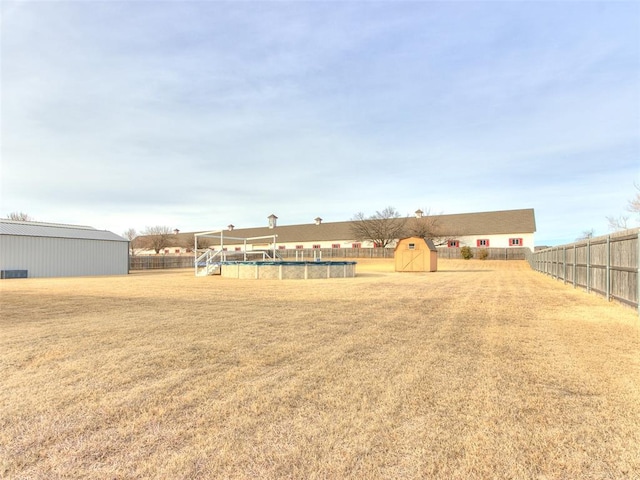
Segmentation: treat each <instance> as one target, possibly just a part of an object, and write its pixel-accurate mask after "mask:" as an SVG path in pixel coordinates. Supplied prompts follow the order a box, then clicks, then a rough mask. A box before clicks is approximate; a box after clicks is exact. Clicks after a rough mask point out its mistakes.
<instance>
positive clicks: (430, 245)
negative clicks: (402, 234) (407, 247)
mask: <svg viewBox="0 0 640 480" xmlns="http://www.w3.org/2000/svg"><path fill="white" fill-rule="evenodd" d="M411 241H418V242H424V243H425V245H426V246H427V249H429V250H430V251H432V252H436V251H437V248H436V246H435V245H434V244H433V240H431V239H430V238H421V237H406V238H401V239H400V240H399V241H398V244H397V245H396V247H395V250H397V249H398V247H400V246H402V245H404V244H405V243H410V242H411Z"/></svg>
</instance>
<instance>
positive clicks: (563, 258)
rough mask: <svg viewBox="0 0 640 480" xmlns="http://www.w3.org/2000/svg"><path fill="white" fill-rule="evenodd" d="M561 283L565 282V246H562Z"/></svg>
mask: <svg viewBox="0 0 640 480" xmlns="http://www.w3.org/2000/svg"><path fill="white" fill-rule="evenodd" d="M562 283H564V284H565V285H566V284H567V246H566V245H565V246H564V247H562Z"/></svg>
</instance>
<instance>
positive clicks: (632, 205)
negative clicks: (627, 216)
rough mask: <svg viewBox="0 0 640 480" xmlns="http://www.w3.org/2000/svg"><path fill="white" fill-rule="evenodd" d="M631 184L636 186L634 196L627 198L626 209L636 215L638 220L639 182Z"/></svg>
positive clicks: (639, 215) (639, 217)
mask: <svg viewBox="0 0 640 480" xmlns="http://www.w3.org/2000/svg"><path fill="white" fill-rule="evenodd" d="M633 186H634V187H636V190H637V192H636V196H635V197H634V198H632V199H631V200H629V205H627V210H628V211H629V212H631V213H635V214H636V215H638V220H640V184H637V183H634V184H633Z"/></svg>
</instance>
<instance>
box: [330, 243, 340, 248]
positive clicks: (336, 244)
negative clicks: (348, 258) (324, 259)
mask: <svg viewBox="0 0 640 480" xmlns="http://www.w3.org/2000/svg"><path fill="white" fill-rule="evenodd" d="M331 248H340V244H339V243H332V244H331Z"/></svg>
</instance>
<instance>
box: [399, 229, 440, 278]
mask: <svg viewBox="0 0 640 480" xmlns="http://www.w3.org/2000/svg"><path fill="white" fill-rule="evenodd" d="M393 257H394V259H395V263H396V272H435V271H436V270H437V269H438V251H437V250H436V247H435V245H434V244H433V242H432V241H431V240H429V239H426V240H425V239H424V238H421V237H409V238H403V239H401V240H399V241H398V244H397V245H396V248H395V251H394V254H393Z"/></svg>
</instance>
